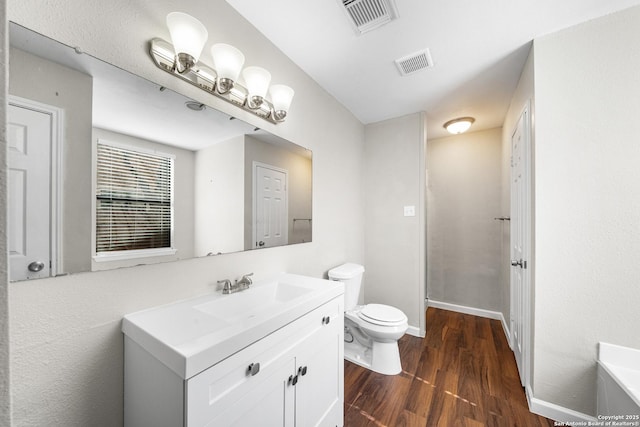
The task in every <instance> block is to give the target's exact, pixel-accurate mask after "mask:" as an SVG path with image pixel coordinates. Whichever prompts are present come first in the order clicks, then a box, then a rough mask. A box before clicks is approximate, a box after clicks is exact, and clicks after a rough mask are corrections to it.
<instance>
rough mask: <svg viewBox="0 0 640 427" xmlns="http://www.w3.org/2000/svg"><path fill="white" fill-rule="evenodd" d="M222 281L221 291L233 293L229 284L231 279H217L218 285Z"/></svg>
mask: <svg viewBox="0 0 640 427" xmlns="http://www.w3.org/2000/svg"><path fill="white" fill-rule="evenodd" d="M221 283H222V293H223V294H231V293H233V290H232V289H233V285H231V280H229V279H224V280H218V285H219V284H221Z"/></svg>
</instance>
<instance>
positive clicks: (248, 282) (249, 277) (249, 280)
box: [240, 273, 253, 285]
mask: <svg viewBox="0 0 640 427" xmlns="http://www.w3.org/2000/svg"><path fill="white" fill-rule="evenodd" d="M251 276H253V273H249V274H245V275H244V276H242V279H240V280H244V281H246V282H247V285H250V284H252V283H253V280H251Z"/></svg>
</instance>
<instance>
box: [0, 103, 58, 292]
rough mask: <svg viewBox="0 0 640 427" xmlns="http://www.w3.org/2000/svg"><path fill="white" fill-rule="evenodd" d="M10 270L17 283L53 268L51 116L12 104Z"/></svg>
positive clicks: (10, 131) (10, 122)
mask: <svg viewBox="0 0 640 427" xmlns="http://www.w3.org/2000/svg"><path fill="white" fill-rule="evenodd" d="M8 116H9V117H8V126H7V134H8V143H9V147H8V156H9V180H8V181H9V182H8V184H9V191H8V193H9V194H8V196H9V212H8V214H9V215H8V216H9V227H8V230H9V270H10V278H11V280H12V281H15V280H24V279H34V278H40V277H48V276H49V275H50V268H51V242H50V238H51V237H50V236H51V231H50V226H51V217H50V215H51V207H50V199H51V190H50V188H51V135H52V132H51V129H52V126H51V116H50V115H49V114H46V113H42V112H39V111H34V110H31V109H29V108H23V107H21V106H17V105H9V108H8Z"/></svg>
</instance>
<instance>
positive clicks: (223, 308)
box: [122, 273, 344, 379]
mask: <svg viewBox="0 0 640 427" xmlns="http://www.w3.org/2000/svg"><path fill="white" fill-rule="evenodd" d="M342 294H344V285H343V284H342V282H336V281H329V280H323V279H316V278H313V277H307V276H300V275H295V274H288V273H282V274H280V275H278V276H276V277H272V278H270V279H265V280H260V281H258V280H257V281H255V282H254V283H253V285H251V287H250V288H249V289H246V290H244V291H241V292H237V293H234V294H230V295H223V294H222V293H221V292H215V293H212V294H209V295H205V296H202V297H198V298H192V299H188V300H183V301H178V302H175V303H171V304H167V305H163V306H160V307H155V308H150V309H147V310H143V311H139V312H137V313H131V314H128V315H126V316H125V317H124V319H123V320H122V332H123V333H124V334H125V339H126V340H131V341H133V342H134V343H136V344H137V345H139V346H141V347H142V348H143V349H144V350H146V351H147V352H149V353H150V354H151V355H153V356H154V357H155V358H156V359H158V360H159V361H160V362H162V363H163V364H165V365H166V366H167V367H169V368H170V369H171V370H173V371H174V372H175V373H176V374H178V375H179V376H180V377H181V378H183V379H188V378H190V377H192V376H193V375H196V374H197V373H199V372H201V371H203V370H204V369H206V368H208V367H210V366H212V365H214V364H216V363H218V362H219V361H221V360H223V359H225V358H227V357H229V356H231V355H232V354H234V353H235V352H237V351H239V350H241V349H243V348H245V347H247V346H249V345H251V344H252V343H254V342H256V341H258V340H260V339H262V338H264V337H265V336H267V335H269V334H271V333H272V332H274V331H276V330H277V329H279V328H282V327H283V326H285V325H286V324H288V323H290V322H293V321H294V320H296V319H297V318H299V317H301V316H303V315H305V314H306V313H308V312H309V311H311V310H313V309H315V308H317V307H319V306H321V305H322V304H324V303H326V302H328V301H330V300H331V299H333V298H335V297H338V296H340V295H342Z"/></svg>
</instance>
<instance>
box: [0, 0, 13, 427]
mask: <svg viewBox="0 0 640 427" xmlns="http://www.w3.org/2000/svg"><path fill="white" fill-rule="evenodd" d="M6 9H7V8H6V2H0V224H6V223H7V171H6V167H5V166H4V165H5V164H6V161H7V111H6V108H5V107H4V106H5V105H7V87H8V85H9V75H8V68H9V67H8V59H9V43H8V41H7V19H6ZM0 254H3V255H2V256H0V425H3V426H5V425H10V418H11V392H10V387H9V302H8V286H7V284H8V281H9V273H8V263H7V258H8V257H7V233H6V230H5V228H4V227H0Z"/></svg>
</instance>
